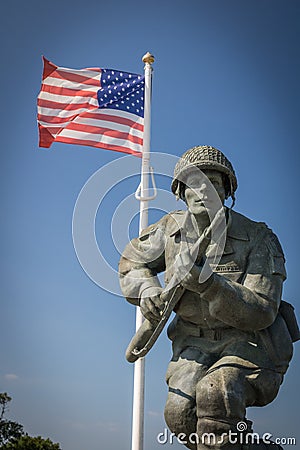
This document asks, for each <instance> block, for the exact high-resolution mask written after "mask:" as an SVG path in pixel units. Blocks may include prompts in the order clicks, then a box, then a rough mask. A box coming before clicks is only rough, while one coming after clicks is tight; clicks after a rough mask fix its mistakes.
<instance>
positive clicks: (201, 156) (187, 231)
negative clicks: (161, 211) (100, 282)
mask: <svg viewBox="0 0 300 450" xmlns="http://www.w3.org/2000/svg"><path fill="white" fill-rule="evenodd" d="M236 189H237V179H236V175H235V172H234V169H233V167H232V165H231V163H230V162H229V160H228V159H227V158H226V157H225V156H224V154H223V153H222V152H221V151H219V150H217V149H215V148H213V147H210V146H198V147H194V148H192V149H190V150H188V151H187V152H185V153H184V154H183V156H182V157H181V159H180V160H179V161H178V163H177V164H176V167H175V171H174V179H173V181H172V192H173V193H174V194H175V195H176V196H177V197H178V198H181V199H182V200H183V201H184V202H185V203H186V205H187V210H186V211H174V212H171V213H169V214H167V215H165V216H164V217H163V218H162V219H161V220H159V221H158V222H157V223H156V224H154V225H151V226H149V227H148V228H147V229H145V230H144V231H143V232H142V233H141V235H140V236H139V237H138V238H136V239H133V240H132V241H131V242H130V243H129V244H128V245H127V247H126V249H125V251H124V253H123V255H122V258H121V260H120V265H119V273H120V284H121V288H122V292H123V294H124V296H125V297H126V299H127V300H128V301H129V302H130V303H132V304H134V305H139V306H140V308H141V312H142V314H143V315H144V317H145V321H144V323H143V325H142V327H141V330H140V332H138V333H137V335H136V336H135V337H134V338H133V341H132V342H131V344H130V346H129V348H128V350H127V355H126V356H127V359H128V360H129V361H132V362H133V361H134V360H136V359H137V358H138V357H140V356H143V355H144V354H145V353H146V352H147V351H148V350H149V348H151V346H152V345H153V343H154V341H155V339H156V338H157V335H158V334H159V332H160V331H161V329H162V327H163V325H164V323H166V321H167V319H168V317H169V316H170V313H171V311H172V310H174V312H175V318H174V319H173V320H172V322H171V323H170V325H169V327H168V336H169V338H170V339H171V341H172V348H173V356H172V360H171V361H170V364H169V367H168V370H167V375H166V380H167V383H168V387H169V394H168V399H167V402H166V406H165V420H166V423H167V425H168V427H169V429H170V430H171V431H172V432H173V433H175V435H176V436H178V435H181V436H186V441H185V442H186V443H185V445H186V447H188V448H190V449H193V450H196V449H197V450H205V449H222V450H225V449H226V450H227V449H230V450H242V449H243V450H244V449H255V448H257V449H259V448H268V446H267V445H266V444H264V443H262V442H261V443H260V444H258V443H253V442H252V443H251V441H250V442H249V441H248V442H247V439H246V437H247V436H246V434H247V433H249V432H251V428H250V426H249V428H248V430H241V429H239V426H240V424H241V423H245V424H249V423H250V421H247V419H246V408H247V407H249V406H264V405H267V404H269V403H270V402H272V401H273V400H274V399H275V397H276V396H277V394H278V391H279V388H280V385H281V383H282V381H283V377H284V374H285V372H286V370H287V368H288V365H289V362H290V360H291V357H292V353H293V342H295V341H296V340H298V339H299V338H300V336H299V329H298V326H297V322H296V319H295V315H294V311H293V307H292V306H291V305H290V304H289V303H286V302H284V301H282V298H281V294H282V284H283V282H284V280H285V278H286V271H285V264H284V263H285V259H284V255H283V251H282V248H281V245H280V243H279V241H278V238H277V237H276V235H275V234H274V233H273V232H272V231H271V230H270V229H269V228H268V227H267V225H265V224H264V223H261V222H254V221H252V220H250V219H248V218H247V217H245V216H244V215H242V214H239V213H237V212H235V211H234V210H233V209H232V208H228V207H226V206H225V205H224V202H225V200H226V199H227V198H229V197H232V200H233V204H234V200H235V191H236ZM160 272H165V286H166V287H165V288H162V286H161V284H160V282H159V280H158V277H157V274H158V273H160ZM153 336H154V337H153ZM143 349H144V350H143ZM181 433H183V434H181ZM233 433H238V436H239V439H235V440H234V439H231V438H230V436H236V434H233ZM189 436H193V438H194V439H193V440H192V439H188V437H189ZM195 436H197V440H195ZM212 436H214V440H212ZM272 448H274V449H275V448H281V447H280V446H277V447H276V445H272Z"/></svg>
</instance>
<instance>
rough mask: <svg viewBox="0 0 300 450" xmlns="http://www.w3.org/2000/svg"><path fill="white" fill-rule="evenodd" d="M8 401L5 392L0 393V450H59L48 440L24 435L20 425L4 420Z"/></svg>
mask: <svg viewBox="0 0 300 450" xmlns="http://www.w3.org/2000/svg"><path fill="white" fill-rule="evenodd" d="M10 401H11V397H10V396H9V395H8V394H7V393H6V392H3V393H0V450H61V448H60V446H59V444H54V443H53V442H52V441H50V439H43V438H42V437H41V436H37V437H31V436H28V434H26V435H24V431H23V426H22V425H20V424H19V423H17V422H12V421H11V420H6V419H4V416H5V413H6V411H7V409H8V403H9V402H10Z"/></svg>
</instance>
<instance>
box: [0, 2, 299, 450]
mask: <svg viewBox="0 0 300 450" xmlns="http://www.w3.org/2000/svg"><path fill="white" fill-rule="evenodd" d="M1 10H2V11H1V12H2V14H1V19H0V21H1V26H0V30H1V47H2V48H1V53H2V70H1V75H0V76H1V86H2V94H1V97H2V108H1V123H2V146H1V168H2V176H1V193H2V211H3V213H2V220H1V224H0V231H1V237H2V254H3V256H2V261H3V262H2V281H1V327H0V343H1V367H0V391H1V392H2V391H7V392H8V393H9V394H10V395H11V396H12V397H13V403H12V405H11V408H10V417H12V418H13V419H15V420H17V421H19V422H21V423H22V424H24V426H25V428H26V431H27V432H29V433H30V434H33V435H38V434H40V435H43V436H45V437H50V438H51V439H52V440H53V441H55V442H60V443H61V446H62V449H63V450H99V449H101V450H102V449H105V450H114V449H116V448H124V449H125V448H128V449H129V448H130V434H131V408H132V406H131V400H132V374H133V372H132V366H131V365H129V364H128V363H127V362H126V360H125V358H124V352H125V349H126V346H127V343H128V342H129V340H130V338H131V336H132V333H133V329H134V309H133V308H132V307H131V306H130V305H129V304H127V303H126V302H125V301H124V300H123V299H122V298H121V297H119V296H118V295H115V294H110V293H108V292H106V291H105V290H103V289H101V288H100V287H99V286H98V285H97V284H96V283H93V282H92V281H91V279H90V278H89V277H88V276H87V275H86V273H85V272H84V271H83V269H82V267H81V266H80V264H79V262H78V260H77V257H76V253H75V250H74V246H73V241H72V216H73V210H74V206H75V203H76V199H77V197H78V195H79V193H80V191H81V189H82V187H83V186H84V184H85V183H86V181H87V180H88V179H89V178H90V177H91V176H92V175H93V174H94V173H95V172H96V171H97V170H98V169H101V168H103V167H105V166H106V165H107V164H111V163H114V162H115V161H116V160H117V159H119V158H120V157H121V156H122V155H121V154H119V153H116V152H109V151H105V150H103V151H102V150H96V149H93V148H89V147H80V146H71V145H64V144H53V145H52V147H51V149H48V150H45V149H38V144H37V143H38V134H37V125H36V97H37V95H38V92H39V89H40V83H41V74H42V60H41V55H42V54H43V55H45V56H46V57H47V58H48V59H50V60H51V61H52V62H54V63H55V64H57V65H59V66H64V67H70V68H83V67H93V66H95V67H103V68H116V69H121V70H124V71H129V72H135V73H142V71H143V64H142V62H141V57H142V55H143V54H144V53H145V52H146V51H148V50H150V51H151V52H152V53H153V54H154V55H155V57H156V61H155V64H154V70H155V72H154V80H153V107H152V151H153V152H154V153H155V152H163V153H168V154H171V155H174V156H179V155H180V154H182V153H183V151H185V150H186V149H188V148H190V147H191V146H194V145H197V144H208V145H213V146H215V147H217V148H220V149H221V150H222V151H223V152H224V153H225V154H226V155H227V156H228V157H229V159H230V160H231V161H232V163H233V165H234V167H235V170H236V173H237V176H238V180H239V188H238V191H237V203H236V207H235V209H236V210H237V211H239V212H242V213H243V214H245V215H247V216H248V217H250V218H252V219H254V220H257V221H264V222H266V223H267V224H268V225H269V226H270V227H271V228H272V229H273V230H274V231H275V232H276V234H277V235H278V236H279V239H280V241H281V243H282V246H283V248H284V252H285V255H286V259H287V271H288V279H287V281H286V283H285V287H284V298H285V299H286V300H289V301H291V302H292V303H294V305H295V306H296V308H297V310H298V311H299V310H300V300H299V293H298V292H299V289H298V285H297V282H298V278H299V275H298V270H297V269H298V255H299V250H300V249H299V237H298V233H299V231H298V229H299V225H298V220H299V212H298V204H299V201H298V197H299V184H298V183H299V182H298V179H299V150H298V147H299V131H298V130H299V79H300V73H299V72H300V70H299V46H298V43H299V38H300V27H299V13H300V5H299V2H297V1H296V0H289V1H288V2H286V1H284V0H252V1H248V2H245V1H243V2H241V1H240V0H226V1H222V0H210V1H204V0H197V1H196V0H187V1H186V2H181V1H177V0H173V1H170V0H166V1H165V2H162V1H157V0H153V1H152V2H151V3H149V4H147V3H142V2H140V1H139V2H137V1H130V2H121V1H116V0H111V1H109V2H104V1H101V0H100V1H99V0H98V1H94V0H90V1H89V2H88V3H84V2H79V1H77V0H72V1H70V0H64V1H58V0H53V1H51V2H48V3H44V2H39V1H37V0H30V1H29V2H21V1H20V0H15V1H10V2H5V3H4V4H3V5H2V8H1ZM130 158H132V167H133V168H135V167H138V163H139V160H138V159H137V158H134V157H130ZM124 164H125V163H124ZM155 169H157V170H159V168H157V167H155ZM169 170H170V173H171V172H172V167H170V168H169ZM125 175H126V174H125ZM157 182H158V184H159V187H160V189H162V190H164V191H165V190H167V189H169V187H168V186H169V184H170V179H166V178H164V177H158V178H157ZM137 184H138V181H137V177H133V178H130V179H129V180H126V181H125V182H124V185H122V186H121V188H120V187H119V188H118V187H116V188H115V189H112V190H111V192H110V197H109V196H108V197H107V199H106V203H105V202H104V203H103V209H102V210H101V212H100V211H99V213H100V214H98V216H97V220H96V235H97V240H98V244H99V247H101V248H102V249H103V252H104V254H105V255H106V257H107V258H108V259H109V262H110V265H111V267H112V268H114V269H116V268H117V263H118V258H119V255H118V251H117V249H116V248H115V247H114V245H113V242H112V238H111V235H110V222H111V218H112V216H113V213H114V208H116V207H117V206H118V205H119V203H120V202H122V200H123V199H124V196H128V195H130V194H131V193H132V192H133V190H134V189H135V188H136V186H137ZM181 206H182V205H181ZM181 206H180V205H178V206H176V205H175V208H176V207H181ZM136 208H137V210H138V205H137V206H136ZM172 208H173V203H172V202H171V201H170V209H172ZM156 218H157V216H156V212H155V211H154V212H153V213H152V212H151V213H150V221H151V220H156ZM119 222H120V223H119V227H118V226H117V231H116V233H117V234H118V235H120V236H124V242H125V241H126V237H127V234H128V224H127V223H124V222H123V221H122V220H120V221H119ZM136 233H137V220H136V219H135V220H133V222H132V224H131V225H130V234H131V235H134V234H136ZM116 289H118V287H116ZM170 355H171V353H170V343H169V342H168V340H167V338H166V336H165V335H164V336H161V338H160V339H159V341H158V343H157V344H156V346H155V348H154V349H153V350H152V352H151V353H150V354H149V356H148V357H147V361H146V372H147V375H146V412H145V425H146V427H145V450H150V449H151V450H154V449H159V448H161V445H159V444H157V443H156V435H157V434H158V433H159V432H161V431H163V429H164V427H165V425H164V421H163V415H162V412H163V408H164V403H165V399H166V395H167V388H166V385H165V383H164V374H165V371H166V367H167V364H168V360H169V358H170ZM299 369H300V366H299V345H296V346H295V357H294V360H293V362H292V364H291V367H290V369H289V372H288V374H287V376H286V379H285V381H284V384H283V386H282V389H281V391H280V395H279V397H278V398H277V399H276V401H275V402H274V403H273V404H272V405H270V406H268V407H266V408H264V409H258V408H255V409H254V410H252V411H251V412H249V414H248V415H249V418H252V419H254V420H255V429H256V430H257V431H258V432H260V433H264V432H270V433H272V434H273V435H274V436H292V437H296V438H298V440H300V435H299V430H298V427H297V423H298V421H297V419H296V416H297V409H298V404H299V400H300V398H299V382H298V379H297V371H298V373H299ZM165 448H183V447H182V446H180V445H178V444H174V445H169V446H167V445H165Z"/></svg>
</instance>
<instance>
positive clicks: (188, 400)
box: [165, 358, 207, 450]
mask: <svg viewBox="0 0 300 450" xmlns="http://www.w3.org/2000/svg"><path fill="white" fill-rule="evenodd" d="M206 371H207V367H205V366H203V365H202V364H199V363H197V362H196V361H192V360H190V359H186V358H179V359H178V361H171V362H170V364H169V367H168V371H167V375H166V379H167V383H168V385H169V393H168V399H167V402H166V406H165V420H166V423H167V425H168V427H169V429H170V430H171V432H172V433H175V435H176V436H178V435H180V433H184V436H182V439H181V440H182V441H185V442H186V443H185V446H186V447H187V448H189V449H191V450H196V449H197V436H196V431H197V415H196V390H195V387H196V385H197V383H198V382H199V380H200V379H201V378H202V377H203V376H204V375H205V373H206ZM190 436H191V439H190V438H189V437H190Z"/></svg>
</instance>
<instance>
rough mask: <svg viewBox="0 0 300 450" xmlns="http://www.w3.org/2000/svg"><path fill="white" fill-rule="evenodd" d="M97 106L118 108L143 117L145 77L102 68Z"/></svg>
mask: <svg viewBox="0 0 300 450" xmlns="http://www.w3.org/2000/svg"><path fill="white" fill-rule="evenodd" d="M101 86H102V87H101V89H99V91H98V93H97V97H98V103H99V108H109V109H118V110H122V111H127V112H130V113H132V114H136V115H138V116H140V117H144V87H145V77H144V76H142V75H137V74H135V73H127V72H120V71H118V70H110V69H102V73H101Z"/></svg>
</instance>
